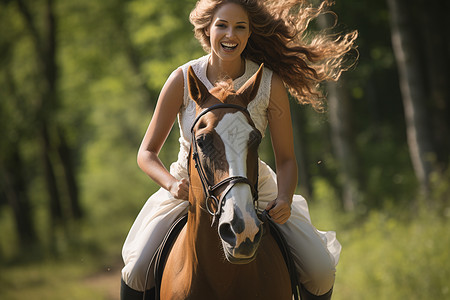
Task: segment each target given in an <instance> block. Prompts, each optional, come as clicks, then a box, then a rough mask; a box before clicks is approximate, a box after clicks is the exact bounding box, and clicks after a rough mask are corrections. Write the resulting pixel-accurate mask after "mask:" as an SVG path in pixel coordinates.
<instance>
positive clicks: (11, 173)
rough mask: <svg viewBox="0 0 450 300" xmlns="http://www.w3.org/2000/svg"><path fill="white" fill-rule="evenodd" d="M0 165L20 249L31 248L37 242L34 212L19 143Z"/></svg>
mask: <svg viewBox="0 0 450 300" xmlns="http://www.w3.org/2000/svg"><path fill="white" fill-rule="evenodd" d="M12 149H13V151H12V152H11V153H10V154H11V157H8V158H6V159H5V161H3V162H2V163H1V165H0V175H1V178H0V180H1V182H0V185H1V187H2V190H3V191H4V194H5V197H6V200H7V202H8V204H9V205H10V207H11V208H12V211H13V215H14V221H15V226H16V231H17V235H18V237H19V244H20V249H30V246H33V245H34V244H36V243H37V235H36V231H35V230H34V222H33V214H32V210H31V203H30V198H29V197H28V194H27V191H28V188H27V180H26V179H25V178H24V174H23V161H22V158H21V157H20V153H19V151H17V150H18V147H17V145H15V146H13V147H12Z"/></svg>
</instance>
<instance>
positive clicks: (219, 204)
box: [191, 103, 258, 226]
mask: <svg viewBox="0 0 450 300" xmlns="http://www.w3.org/2000/svg"><path fill="white" fill-rule="evenodd" d="M220 108H233V109H238V110H240V111H242V112H244V113H245V114H247V115H248V116H249V117H250V113H249V112H248V110H247V108H245V107H242V106H239V105H235V104H229V103H220V104H215V105H213V106H210V107H208V108H206V109H204V110H203V111H201V112H200V113H199V114H198V116H197V117H196V118H195V120H194V122H193V123H192V127H191V135H192V142H191V152H192V158H193V160H194V162H195V168H196V169H197V172H198V175H199V176H200V181H201V183H202V187H203V192H204V194H205V197H206V210H207V211H208V213H209V214H210V215H212V216H213V220H212V223H211V226H213V225H214V223H215V221H216V220H218V219H219V218H220V215H221V213H222V208H223V206H224V204H225V203H224V202H225V196H226V195H227V194H228V192H229V191H230V190H231V189H232V188H233V187H234V185H235V184H237V183H245V184H248V185H249V186H250V189H251V191H252V195H253V205H254V207H255V210H256V211H257V210H258V180H256V183H255V184H254V185H252V183H251V182H250V180H249V179H248V178H247V177H244V176H230V177H227V178H225V179H223V180H222V181H220V182H218V183H216V184H213V185H211V184H210V183H209V181H208V178H207V176H206V172H205V169H204V168H203V166H202V163H201V160H200V157H199V155H198V148H197V147H198V146H197V140H196V138H195V132H194V127H195V125H196V124H197V122H198V121H199V120H200V118H201V117H203V116H204V115H205V114H207V113H208V112H210V111H212V110H215V109H220ZM257 174H258V172H257ZM225 185H226V188H225V190H224V191H223V192H222V194H221V196H220V199H218V198H217V196H216V195H215V192H216V190H218V189H219V188H220V187H222V186H225Z"/></svg>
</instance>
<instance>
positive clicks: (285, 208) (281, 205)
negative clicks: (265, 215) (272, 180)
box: [266, 198, 291, 224]
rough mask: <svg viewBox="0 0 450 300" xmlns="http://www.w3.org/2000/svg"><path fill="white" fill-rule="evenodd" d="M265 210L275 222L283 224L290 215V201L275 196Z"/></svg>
mask: <svg viewBox="0 0 450 300" xmlns="http://www.w3.org/2000/svg"><path fill="white" fill-rule="evenodd" d="M266 210H267V211H268V212H269V216H270V217H271V218H272V220H273V221H274V222H275V223H278V224H284V223H286V221H287V220H288V219H289V217H290V216H291V201H289V200H288V199H282V198H277V199H275V200H273V201H271V202H269V204H267V207H266Z"/></svg>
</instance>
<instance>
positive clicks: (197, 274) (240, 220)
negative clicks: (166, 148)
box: [160, 66, 292, 300]
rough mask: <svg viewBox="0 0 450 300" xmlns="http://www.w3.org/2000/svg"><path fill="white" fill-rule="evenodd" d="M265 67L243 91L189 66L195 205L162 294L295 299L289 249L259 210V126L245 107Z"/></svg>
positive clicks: (191, 194) (192, 202) (172, 256)
mask: <svg viewBox="0 0 450 300" xmlns="http://www.w3.org/2000/svg"><path fill="white" fill-rule="evenodd" d="M262 70H263V68H262V66H261V67H260V69H259V70H258V72H257V73H256V74H255V75H253V76H252V78H250V79H249V80H248V81H247V82H246V83H245V84H244V86H243V87H242V88H240V89H239V90H238V91H237V92H234V91H232V90H231V89H230V90H229V91H227V90H224V89H222V88H218V87H216V88H214V89H212V90H211V91H208V90H207V88H206V87H205V86H204V85H203V83H202V82H201V81H200V80H199V79H198V78H197V76H196V75H195V73H194V72H193V70H192V68H189V70H188V87H189V93H190V96H191V98H192V99H193V100H194V101H195V102H196V104H197V105H196V107H197V108H196V109H197V119H196V120H195V122H194V124H193V126H192V136H193V139H192V144H191V154H190V157H189V172H190V173H189V174H190V176H189V179H190V191H189V202H190V208H189V213H188V221H187V225H186V226H185V227H184V229H183V230H182V231H181V233H180V235H179V236H178V238H177V240H176V242H175V244H174V246H173V248H172V250H171V253H170V254H169V257H168V259H167V263H166V266H165V269H164V273H163V277H162V283H161V293H160V297H161V299H163V300H166V299H177V300H178V299H195V300H202V299H208V300H210V299H230V300H236V299H246V300H248V299H271V300H273V299H277V300H278V299H281V300H282V299H292V294H291V285H290V280H289V274H288V270H287V267H286V265H285V262H284V260H283V256H282V254H281V252H280V250H279V248H278V246H277V244H276V242H275V240H274V239H273V238H272V236H271V235H270V232H268V230H264V229H265V228H264V225H263V224H262V222H261V221H260V220H259V219H258V217H257V214H256V211H255V204H256V203H255V202H257V201H255V198H257V191H256V186H257V181H258V153H257V151H258V149H257V148H258V145H259V142H260V140H261V134H260V132H259V131H258V130H257V129H256V128H255V126H254V124H253V122H252V120H251V118H250V116H249V114H248V112H247V110H246V107H247V105H248V103H249V102H250V101H251V100H253V98H254V97H255V96H256V93H257V91H258V88H259V84H260V81H261V76H262ZM212 224H213V225H212Z"/></svg>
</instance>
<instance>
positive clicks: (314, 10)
mask: <svg viewBox="0 0 450 300" xmlns="http://www.w3.org/2000/svg"><path fill="white" fill-rule="evenodd" d="M230 2H231V3H236V4H239V5H241V6H242V7H243V8H244V9H245V10H246V11H247V13H248V17H249V21H250V30H251V35H250V38H249V40H248V43H247V47H246V48H245V50H244V52H243V53H242V55H243V56H244V57H245V58H248V59H250V60H252V61H254V62H256V63H264V64H265V66H267V67H269V68H270V69H271V70H273V71H274V72H275V73H277V74H278V75H279V76H280V77H281V78H282V80H283V82H284V83H285V85H286V87H287V88H288V90H289V93H290V94H291V95H292V96H293V97H294V98H296V99H297V100H298V102H299V103H302V104H311V105H312V106H313V107H314V109H316V110H318V111H321V110H323V100H324V96H323V95H322V93H321V92H320V90H319V84H320V83H321V82H324V81H336V80H338V79H339V77H340V75H341V73H342V72H343V71H345V70H347V69H348V67H349V65H348V63H346V55H347V54H348V53H349V51H351V50H352V49H355V48H356V47H355V45H354V41H355V39H356V37H357V35H358V34H357V32H356V31H352V32H350V33H346V34H332V33H328V32H327V31H319V32H316V33H315V34H314V35H313V36H308V35H307V33H308V32H307V28H308V25H309V24H310V22H311V21H312V20H313V19H315V18H317V17H318V16H319V15H322V14H325V13H329V14H332V15H333V16H335V14H334V13H333V12H331V11H330V10H328V8H329V7H330V6H331V5H332V2H331V1H330V0H324V1H323V2H322V3H321V4H320V5H319V6H318V7H314V6H313V5H312V4H310V3H308V2H307V0H270V1H269V0H266V1H264V0H199V1H198V2H197V4H196V6H195V8H194V10H192V12H191V14H190V18H189V19H190V21H191V23H192V24H193V25H194V32H195V37H196V38H197V39H198V40H199V41H200V43H201V44H202V46H203V49H204V50H205V51H206V52H209V51H210V50H211V44H210V41H209V37H208V36H207V35H206V34H205V29H206V28H208V27H209V26H210V24H211V21H212V18H213V15H214V13H215V11H216V10H217V8H218V7H220V6H221V5H223V4H225V3H230Z"/></svg>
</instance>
